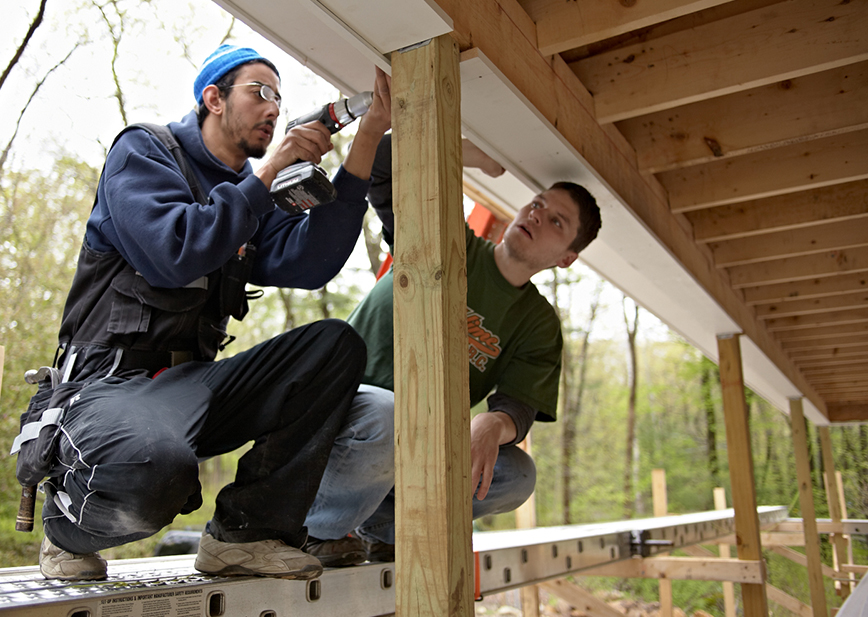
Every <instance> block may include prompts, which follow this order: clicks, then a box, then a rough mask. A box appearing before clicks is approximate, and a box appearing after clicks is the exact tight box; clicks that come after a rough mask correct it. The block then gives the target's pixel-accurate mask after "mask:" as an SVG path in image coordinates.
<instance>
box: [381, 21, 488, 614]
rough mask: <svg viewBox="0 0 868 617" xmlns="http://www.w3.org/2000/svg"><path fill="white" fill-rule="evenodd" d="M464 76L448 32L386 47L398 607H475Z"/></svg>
mask: <svg viewBox="0 0 868 617" xmlns="http://www.w3.org/2000/svg"><path fill="white" fill-rule="evenodd" d="M460 84H461V80H460V77H459V71H458V47H457V45H456V44H455V41H454V40H453V39H452V38H451V37H450V36H448V35H444V36H440V37H438V38H436V39H432V40H431V41H429V42H428V43H426V44H423V45H421V46H418V47H415V48H413V49H411V50H408V51H405V52H396V53H393V54H392V128H393V139H392V166H393V167H392V173H393V177H394V186H393V195H394V209H395V222H396V231H395V256H394V258H395V266H394V280H395V282H394V297H395V299H394V302H395V376H396V379H395V446H396V447H395V486H396V499H395V515H396V526H395V532H396V551H395V557H396V559H395V561H396V564H395V573H396V574H395V579H396V580H395V582H396V593H395V605H396V614H397V615H398V616H399V617H410V616H412V617H417V616H429V617H454V616H462V617H467V616H470V615H472V614H473V584H474V570H473V552H472V546H471V542H472V539H471V538H472V527H471V518H472V514H471V486H470V481H469V478H470V437H469V435H470V408H469V397H468V381H467V379H468V364H467V334H466V310H467V299H466V298H467V279H466V261H465V259H466V256H465V238H464V217H463V212H462V199H461V184H462V180H461V179H462V175H461V174H462V170H461V164H462V162H461V118H460V110H461V100H460Z"/></svg>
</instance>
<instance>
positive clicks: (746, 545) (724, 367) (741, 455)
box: [717, 334, 769, 617]
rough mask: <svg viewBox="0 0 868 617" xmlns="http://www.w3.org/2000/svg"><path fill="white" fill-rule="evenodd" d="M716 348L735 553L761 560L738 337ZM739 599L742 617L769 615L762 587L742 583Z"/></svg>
mask: <svg viewBox="0 0 868 617" xmlns="http://www.w3.org/2000/svg"><path fill="white" fill-rule="evenodd" d="M717 349H718V356H719V365H720V388H721V394H722V397H723V416H724V421H725V424H726V444H727V454H728V458H729V478H730V485H731V487H732V506H733V508H734V509H735V530H736V534H735V535H736V550H737V554H738V558H739V559H748V560H752V561H761V560H762V558H763V554H762V546H761V545H760V529H759V518H758V517H757V512H756V486H755V480H754V474H753V456H752V454H751V447H750V429H749V426H748V417H747V404H746V403H745V400H744V377H743V375H742V369H741V346H740V344H739V335H738V334H723V335H718V337H717ZM741 597H742V604H743V606H744V616H745V617H767V616H768V614H769V610H768V600H767V599H766V591H765V586H764V585H762V584H759V585H754V584H748V583H742V585H741Z"/></svg>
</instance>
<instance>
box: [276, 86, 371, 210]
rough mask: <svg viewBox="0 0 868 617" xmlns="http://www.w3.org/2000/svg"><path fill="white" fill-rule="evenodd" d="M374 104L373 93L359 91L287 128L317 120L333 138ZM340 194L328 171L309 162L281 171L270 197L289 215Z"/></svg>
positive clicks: (324, 106) (315, 111)
mask: <svg viewBox="0 0 868 617" xmlns="http://www.w3.org/2000/svg"><path fill="white" fill-rule="evenodd" d="M373 102H374V95H373V93H372V92H360V93H359V94H357V95H355V96H353V97H350V98H348V99H341V100H339V101H336V102H334V103H329V104H327V105H323V106H322V107H320V108H318V109H315V110H314V111H312V112H310V113H307V114H304V115H303V116H299V117H298V118H296V119H295V120H292V121H290V122H289V123H288V124H287V125H286V132H287V133H288V132H289V130H290V129H291V128H293V127H295V126H298V125H299V124H307V123H308V122H313V121H314V120H318V121H320V122H322V123H323V124H324V125H325V127H326V128H327V129H328V130H329V132H330V133H331V134H332V135H334V134H335V133H337V132H338V131H340V130H341V129H342V128H344V127H345V126H347V125H348V124H350V123H351V122H352V121H353V120H355V119H356V118H358V117H359V116H362V115H364V114H365V113H366V112H367V111H368V110H369V109H370V108H371V104H372V103H373ZM337 194H338V193H337V190H336V189H335V187H334V185H333V184H332V183H331V181H330V180H329V179H328V176H327V175H326V173H325V171H323V170H322V169H321V168H320V167H318V166H317V165H314V164H313V163H310V162H307V161H300V162H296V163H295V164H293V165H290V166H289V167H287V168H286V169H284V170H282V171H280V172H279V173H278V174H277V177H276V178H275V179H274V182H273V183H272V185H271V198H272V199H273V200H274V203H275V205H277V207H279V208H281V209H282V210H286V211H287V212H289V213H290V214H300V213H302V212H304V211H305V210H310V209H311V208H313V207H315V206H319V205H320V204H327V203H330V202H332V201H334V200H335V198H337Z"/></svg>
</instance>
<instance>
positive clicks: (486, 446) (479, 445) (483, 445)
mask: <svg viewBox="0 0 868 617" xmlns="http://www.w3.org/2000/svg"><path fill="white" fill-rule="evenodd" d="M515 430H516V429H515V423H514V422H513V421H512V418H510V417H509V416H508V415H507V414H505V413H503V412H502V411H490V412H487V413H481V414H479V415H478V416H476V417H475V418H473V420H471V422H470V481H471V485H472V486H473V490H474V492H475V493H476V498H477V499H480V500H481V499H485V496H486V495H488V489H489V488H491V478H492V477H493V476H494V464H495V462H497V453H498V449H499V448H500V446H501V444H505V443H509V442H511V441H512V440H513V439H515ZM480 479H481V480H480ZM477 486H479V489H478V490H477V488H476V487H477Z"/></svg>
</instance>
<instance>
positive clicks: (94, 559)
mask: <svg viewBox="0 0 868 617" xmlns="http://www.w3.org/2000/svg"><path fill="white" fill-rule="evenodd" d="M39 571H40V572H42V576H44V577H45V578H47V579H49V580H51V579H58V580H61V581H95V580H102V579H104V578H107V577H108V574H107V572H106V563H105V559H103V558H102V557H100V554H99V553H85V554H83V555H77V554H75V553H70V552H69V551H65V550H63V549H62V548H60V547H57V546H54V544H52V543H51V540H49V539H48V536H45V538H43V540H42V546H40V547H39Z"/></svg>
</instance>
